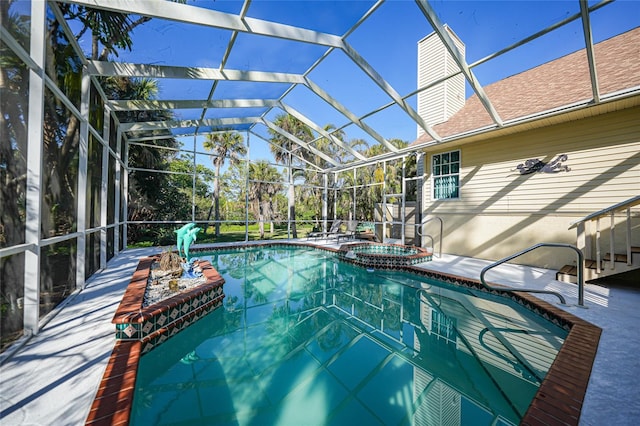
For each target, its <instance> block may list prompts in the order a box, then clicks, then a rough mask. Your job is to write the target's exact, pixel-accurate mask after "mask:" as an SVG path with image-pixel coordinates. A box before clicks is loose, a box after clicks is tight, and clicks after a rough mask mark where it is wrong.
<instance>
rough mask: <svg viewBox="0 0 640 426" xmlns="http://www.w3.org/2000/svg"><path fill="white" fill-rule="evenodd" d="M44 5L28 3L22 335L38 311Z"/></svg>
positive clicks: (31, 328) (31, 329) (33, 328)
mask: <svg viewBox="0 0 640 426" xmlns="http://www.w3.org/2000/svg"><path fill="white" fill-rule="evenodd" d="M45 13H46V3H45V2H39V1H32V2H31V44H30V50H29V54H30V55H31V58H32V59H33V61H34V62H35V64H36V65H37V66H38V68H37V69H33V68H32V69H30V70H29V121H28V123H29V127H28V130H27V146H28V148H27V188H26V191H27V193H26V227H25V243H27V244H32V246H31V248H29V249H28V250H27V251H25V253H24V266H25V268H24V317H23V320H24V334H25V335H31V334H38V331H39V326H38V322H39V317H40V315H39V308H40V239H41V238H40V224H41V222H42V202H41V193H42V143H43V122H44V89H45V88H44V74H45V71H44V60H45V59H44V58H45V43H46V41H45V37H46V18H45Z"/></svg>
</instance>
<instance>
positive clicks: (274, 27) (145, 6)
mask: <svg viewBox="0 0 640 426" xmlns="http://www.w3.org/2000/svg"><path fill="white" fill-rule="evenodd" d="M61 1H62V2H64V3H74V4H80V5H83V6H86V7H92V8H97V9H104V10H110V11H113V12H119V13H125V14H133V15H142V16H148V17H152V18H154V17H155V18H161V19H166V20H169V21H177V22H185V23H188V24H196V25H203V26H206V27H213V28H220V29H225V30H231V31H238V32H246V33H252V34H258V35H263V36H268V37H276V38H282V39H287V40H294V41H298V42H302V43H313V44H320V45H324V46H332V47H342V38H341V37H339V36H336V35H333V34H327V33H322V32H318V31H313V30H308V29H305V28H299V27H294V26H291V25H285V24H280V23H277V22H270V21H264V20H261V19H255V18H247V17H240V16H238V15H234V14H230V13H224V12H218V11H215V10H210V9H205V8H202V7H197V6H190V5H186V4H181V3H173V2H168V1H162V2H159V1H139V0H61Z"/></svg>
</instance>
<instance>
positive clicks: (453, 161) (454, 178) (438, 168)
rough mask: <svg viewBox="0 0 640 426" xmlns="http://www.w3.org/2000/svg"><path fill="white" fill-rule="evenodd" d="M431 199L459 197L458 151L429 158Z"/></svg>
mask: <svg viewBox="0 0 640 426" xmlns="http://www.w3.org/2000/svg"><path fill="white" fill-rule="evenodd" d="M431 158H432V160H431V165H432V167H431V183H432V185H431V186H432V188H433V199H434V200H442V199H448V198H459V197H460V151H451V152H443V153H442V154H434V155H433V157H431Z"/></svg>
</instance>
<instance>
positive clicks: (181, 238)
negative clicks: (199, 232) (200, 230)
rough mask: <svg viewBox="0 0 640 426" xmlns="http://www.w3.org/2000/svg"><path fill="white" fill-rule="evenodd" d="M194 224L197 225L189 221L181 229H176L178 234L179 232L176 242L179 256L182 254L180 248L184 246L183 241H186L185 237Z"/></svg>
mask: <svg viewBox="0 0 640 426" xmlns="http://www.w3.org/2000/svg"><path fill="white" fill-rule="evenodd" d="M194 226H196V224H195V223H193V222H192V223H187V224H186V225H184V226H183V227H182V228H180V229H176V230H175V231H173V232H175V233H176V234H178V236H177V241H176V244H177V245H178V256H180V249H181V248H182V243H183V241H184V237H185V236H186V235H187V233H188V232H189V231H190V230H191V228H193V227H194Z"/></svg>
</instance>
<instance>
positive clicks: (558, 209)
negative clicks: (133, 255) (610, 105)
mask: <svg viewBox="0 0 640 426" xmlns="http://www.w3.org/2000/svg"><path fill="white" fill-rule="evenodd" d="M638 117H640V108H638V107H635V108H630V109H628V110H623V111H618V112H613V113H609V114H605V115H600V116H596V117H590V118H588V119H584V120H576V121H573V122H570V123H564V124H560V125H555V126H550V127H547V128H542V129H537V130H532V131H528V132H523V133H519V134H513V135H508V136H503V137H497V138H493V139H489V140H486V141H482V142H474V143H472V144H468V145H464V144H463V145H461V146H459V147H458V148H456V149H460V154H461V155H460V157H461V173H460V182H461V184H460V199H458V200H437V201H432V200H431V196H432V189H431V179H430V177H431V176H430V168H431V155H432V154H437V153H440V152H447V151H450V149H449V150H447V149H440V150H438V151H436V150H433V151H430V152H427V154H426V155H425V172H426V175H425V176H426V179H425V181H424V182H425V183H424V185H425V188H424V193H423V200H424V202H425V204H424V214H425V215H427V216H429V215H439V216H442V217H443V219H444V220H445V229H446V231H445V235H446V237H445V243H444V247H443V249H444V251H445V252H449V253H455V254H464V255H469V256H478V257H486V258H492V259H497V258H501V257H505V256H508V255H510V254H512V253H514V252H515V251H518V250H521V249H523V248H526V247H528V246H529V245H533V244H536V243H539V242H543V241H553V242H566V243H570V244H576V234H575V232H576V231H575V230H568V227H569V224H570V223H571V222H572V221H574V220H578V219H580V218H582V217H584V216H586V215H588V214H591V213H593V212H596V211H598V210H601V209H603V208H606V207H609V206H611V205H613V204H616V203H618V202H620V201H623V200H626V199H629V198H631V197H633V196H635V195H638V194H640V120H638ZM561 154H566V155H567V157H568V158H567V160H566V161H564V162H562V164H563V165H565V166H568V167H569V168H570V171H568V172H564V171H562V172H558V173H540V172H538V173H532V174H528V175H520V173H519V171H518V170H517V169H516V166H517V165H518V164H521V163H524V162H525V161H526V160H528V159H536V158H537V159H540V160H542V161H544V162H550V161H553V160H555V159H556V158H557V157H558V155H561ZM622 216H623V215H622V214H619V215H618V218H617V219H616V221H617V222H618V224H622V220H623V219H624V217H622ZM633 216H634V219H633V221H632V224H633V230H634V231H633V232H632V238H633V242H632V243H633V244H635V245H638V244H640V231H639V229H640V224H638V222H639V221H640V219H638V216H640V212H639V211H638V209H636V210H634V214H633ZM608 226H609V221H608V220H607V221H606V223H604V222H603V223H602V224H601V228H602V230H603V232H604V233H607V232H608V231H607V229H608ZM616 242H617V246H621V245H622V244H623V243H624V240H623V237H622V236H621V237H619V238H617V241H616ZM572 260H573V259H572V255H571V253H568V254H567V255H566V256H565V255H560V256H558V257H556V253H551V254H546V255H545V254H541V255H540V254H537V255H530V256H528V257H527V258H526V261H525V262H522V263H527V262H528V263H530V264H537V265H541V266H547V267H556V268H559V267H561V266H562V265H563V264H565V263H571V262H572Z"/></svg>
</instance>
